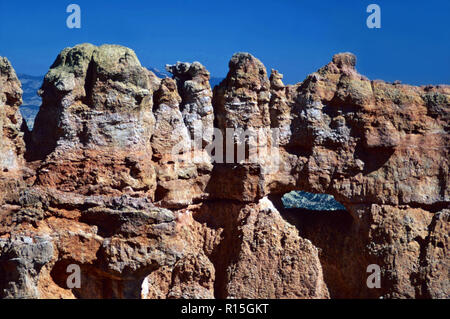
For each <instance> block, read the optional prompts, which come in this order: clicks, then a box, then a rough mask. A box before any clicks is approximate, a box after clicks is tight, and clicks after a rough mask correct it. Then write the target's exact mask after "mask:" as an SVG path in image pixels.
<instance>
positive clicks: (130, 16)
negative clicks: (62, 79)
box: [0, 0, 450, 84]
mask: <svg viewBox="0 0 450 319" xmlns="http://www.w3.org/2000/svg"><path fill="white" fill-rule="evenodd" d="M71 3H76V4H78V5H80V7H81V18H82V20H81V23H82V27H81V29H68V28H67V27H66V19H67V16H68V15H69V14H68V13H66V7H67V6H68V5H69V4H71ZM371 3H376V4H378V5H379V6H380V7H381V29H368V28H367V26H366V19H367V17H368V16H369V13H366V7H367V5H368V4H371ZM83 42H90V43H94V44H97V45H99V44H104V43H113V44H121V45H125V46H128V47H130V48H132V49H134V50H135V51H136V53H137V55H138V57H139V59H140V61H141V63H142V65H144V66H147V67H156V68H159V69H163V67H164V65H165V64H167V63H169V64H170V63H175V62H176V61H187V62H189V61H199V62H201V63H203V64H204V65H205V66H206V67H207V68H208V69H209V70H210V72H211V74H212V75H213V76H217V77H221V76H225V75H226V73H227V70H228V61H229V59H230V57H231V56H232V54H233V53H234V52H238V51H246V52H250V53H252V54H253V55H255V56H256V57H258V58H259V59H260V60H261V61H262V62H263V63H264V64H265V65H266V67H267V69H268V71H269V72H270V68H276V69H278V70H279V71H280V72H281V73H283V74H284V75H285V83H296V82H299V81H302V80H303V79H304V78H305V76H306V75H307V74H309V73H311V72H314V71H315V70H317V69H318V68H319V67H321V66H323V65H325V64H326V63H328V62H329V61H330V60H331V57H332V55H333V54H335V53H337V52H344V51H350V52H353V53H355V54H356V55H357V57H358V65H357V68H358V70H359V71H360V73H362V74H365V75H366V76H368V77H369V78H371V79H384V80H386V81H394V80H400V81H402V82H403V83H410V84H440V83H441V84H442V83H446V84H449V83H450V1H448V0H441V1H438V0H426V1H418V0H408V1H407V0H386V1H385V0H371V1H365V0H335V1H325V0H321V1H319V0H310V1H302V0H270V1H266V0H258V1H250V0H238V1H235V0H227V1H217V0H171V1H166V0H158V1H155V0H145V1H144V0H120V1H119V0H89V1H85V0H70V1H64V0H54V1H34V0H33V1H31V0H30V1H26V0H0V56H6V57H8V58H9V59H10V61H11V62H12V63H13V66H14V68H15V69H16V71H17V72H18V73H27V74H31V75H41V74H45V73H46V72H47V70H48V68H49V66H50V65H51V64H52V62H53V61H54V59H55V57H56V55H57V54H58V52H59V51H61V50H62V49H63V48H65V47H68V46H73V45H75V44H78V43H83Z"/></svg>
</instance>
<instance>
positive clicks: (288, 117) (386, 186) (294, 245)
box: [0, 44, 450, 298]
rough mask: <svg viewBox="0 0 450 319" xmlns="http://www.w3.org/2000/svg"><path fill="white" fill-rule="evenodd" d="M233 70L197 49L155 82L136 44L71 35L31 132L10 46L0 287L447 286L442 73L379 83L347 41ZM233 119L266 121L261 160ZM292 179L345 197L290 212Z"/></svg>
mask: <svg viewBox="0 0 450 319" xmlns="http://www.w3.org/2000/svg"><path fill="white" fill-rule="evenodd" d="M229 67H230V71H229V73H228V75H227V77H226V78H225V79H224V80H223V81H222V82H221V83H220V84H219V85H218V86H217V87H216V88H215V89H214V92H212V91H211V87H210V84H209V79H210V75H209V72H208V71H207V70H206V69H205V67H204V66H202V65H201V64H200V63H198V62H194V63H185V62H178V63H176V64H174V65H168V66H167V70H168V71H169V72H171V73H172V75H173V78H172V79H170V78H165V79H159V78H158V77H157V76H156V75H155V74H154V73H152V72H151V71H148V70H147V69H145V68H143V67H142V66H141V65H140V63H139V60H138V58H137V57H136V55H135V54H134V52H133V51H132V50H131V49H128V48H124V47H120V46H113V45H103V46H100V47H96V46H93V45H90V44H82V45H78V46H75V47H73V48H67V49H65V50H63V51H62V52H61V53H60V54H59V55H58V57H57V59H56V61H55V62H54V64H53V65H52V66H51V68H50V70H49V72H48V73H47V75H46V77H45V80H44V83H43V85H42V88H41V90H40V94H41V96H42V99H43V103H42V107H41V109H40V111H39V114H38V116H37V119H36V123H35V125H34V130H33V132H32V134H31V138H29V135H28V132H27V130H26V129H25V128H22V130H23V133H22V132H21V122H22V120H21V118H20V115H19V113H18V112H17V110H18V106H19V105H20V103H21V89H20V83H19V82H18V80H17V77H16V76H15V74H14V71H13V69H12V67H11V65H10V64H9V62H7V60H6V59H4V58H2V59H0V71H1V73H0V84H1V86H0V97H1V100H0V101H1V105H0V128H1V134H2V137H1V141H0V148H1V149H0V150H1V154H0V165H1V166H0V168H1V172H0V174H1V175H0V187H1V188H0V296H1V297H7V298H329V297H331V298H380V297H382V298H449V296H450V289H449V276H448V272H449V264H450V261H449V257H448V248H449V243H448V233H449V221H448V215H449V204H450V198H449V186H448V185H449V163H448V159H449V154H448V153H449V145H450V143H449V134H448V131H449V120H450V117H449V111H450V110H449V108H450V87H449V86H447V85H441V86H422V87H415V86H409V85H401V84H390V83H385V82H383V81H371V80H369V79H367V78H365V77H364V76H362V75H360V74H359V73H358V72H357V71H356V57H355V56H354V55H353V54H351V53H341V54H337V55H335V56H334V57H333V58H332V61H331V62H330V63H328V64H327V65H326V66H324V67H322V68H321V69H319V70H318V71H317V72H314V73H312V74H311V75H309V76H308V77H307V78H306V79H305V80H304V81H303V82H301V83H298V84H295V85H285V84H284V83H283V81H282V75H281V74H279V73H278V72H277V71H276V70H272V72H271V75H270V77H268V76H267V72H266V69H265V67H264V65H263V64H262V63H261V61H259V60H258V59H256V58H255V57H253V56H252V55H250V54H248V53H237V54H235V55H234V56H233V57H232V58H231V61H230V64H229ZM214 126H217V130H214ZM227 129H242V130H244V131H245V130H255V131H258V132H259V130H260V131H261V132H262V136H258V139H257V142H258V152H257V154H258V156H257V158H256V160H254V159H253V158H252V153H251V152H250V150H247V149H245V148H244V155H245V156H244V158H243V159H242V160H241V161H239V162H237V161H236V159H237V157H236V154H235V153H234V152H235V151H236V150H238V149H239V147H241V146H242V145H244V146H245V145H246V144H249V143H251V142H252V137H251V136H250V135H248V136H246V135H245V134H244V136H240V133H236V132H233V133H232V135H227ZM271 129H272V131H271ZM274 131H276V132H277V134H276V136H275V139H271V138H272V137H274V135H273V134H274V133H273V132H274ZM219 132H220V133H221V134H223V135H224V136H225V139H227V138H228V139H230V140H231V147H227V145H226V143H224V144H217V145H216V148H215V149H214V152H212V149H213V148H208V147H209V146H210V145H211V142H214V141H216V140H217V138H218V136H219V135H220V134H219ZM24 133H26V134H25V137H24ZM260 137H261V139H260ZM24 140H25V142H26V144H25V142H24ZM25 145H26V154H25V159H26V161H25V159H24V153H25ZM221 148H223V151H224V152H223V155H224V156H223V159H231V161H226V160H225V161H224V162H217V158H218V155H217V154H218V153H220V152H219V150H221ZM267 148H268V151H267ZM263 149H266V151H263ZM275 151H276V153H275ZM292 190H301V191H307V192H313V193H326V194H330V195H333V196H334V197H335V198H336V199H337V200H338V201H339V202H340V203H342V204H343V205H344V207H345V210H336V211H333V212H331V211H314V212H312V211H307V210H304V209H286V208H284V207H283V205H282V200H281V197H282V196H283V194H285V193H287V192H290V191H292ZM72 264H75V265H78V266H79V267H80V270H81V287H80V288H68V287H67V281H66V280H67V278H68V272H67V269H68V268H67V267H68V266H69V265H72ZM371 264H377V265H379V266H380V268H381V287H380V288H374V289H371V288H369V287H367V285H366V280H367V277H368V275H369V274H368V273H367V266H368V265H371Z"/></svg>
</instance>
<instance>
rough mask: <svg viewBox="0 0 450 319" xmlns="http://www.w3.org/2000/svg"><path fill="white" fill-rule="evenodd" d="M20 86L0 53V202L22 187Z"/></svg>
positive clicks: (9, 65)
mask: <svg viewBox="0 0 450 319" xmlns="http://www.w3.org/2000/svg"><path fill="white" fill-rule="evenodd" d="M21 103H22V88H21V84H20V82H19V79H18V78H17V76H16V72H15V71H14V69H13V67H12V66H11V63H10V62H9V61H8V59H6V58H3V57H0V189H1V190H2V191H1V192H0V204H1V203H2V202H3V200H4V198H5V197H9V196H14V192H15V191H16V190H17V189H18V188H20V187H21V184H22V183H21V179H22V178H21V176H22V175H23V174H22V172H21V171H22V170H23V168H24V158H23V155H24V153H25V143H24V132H23V131H24V130H23V128H24V127H23V126H25V127H26V124H24V123H23V120H22V116H21V115H20V111H19V106H20V104H21Z"/></svg>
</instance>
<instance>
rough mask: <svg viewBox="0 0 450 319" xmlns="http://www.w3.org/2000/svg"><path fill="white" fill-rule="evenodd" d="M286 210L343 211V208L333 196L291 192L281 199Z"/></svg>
mask: <svg viewBox="0 0 450 319" xmlns="http://www.w3.org/2000/svg"><path fill="white" fill-rule="evenodd" d="M281 201H282V202H283V207H284V208H286V209H291V208H303V209H307V210H320V211H325V210H331V211H335V210H345V207H344V206H343V205H342V204H341V203H339V202H338V201H337V200H335V199H334V197H333V195H328V194H313V193H308V192H303V191H292V192H290V193H286V194H284V195H283V197H282V198H281Z"/></svg>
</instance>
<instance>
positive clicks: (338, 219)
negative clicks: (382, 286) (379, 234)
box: [270, 191, 371, 298]
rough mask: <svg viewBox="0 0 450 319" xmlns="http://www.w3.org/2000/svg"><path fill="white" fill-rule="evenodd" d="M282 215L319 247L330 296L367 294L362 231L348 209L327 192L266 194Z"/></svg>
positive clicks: (365, 260)
mask: <svg viewBox="0 0 450 319" xmlns="http://www.w3.org/2000/svg"><path fill="white" fill-rule="evenodd" d="M270 197H271V200H272V202H273V203H274V204H275V206H276V207H277V209H278V210H279V211H280V214H281V215H282V216H283V218H284V219H285V220H286V221H288V222H289V223H290V224H292V225H294V226H295V227H297V229H298V231H299V235H300V236H301V237H302V238H305V239H308V240H310V241H311V242H312V243H313V245H314V246H316V247H317V248H318V250H319V259H320V263H321V265H322V270H323V276H324V281H325V283H326V285H327V287H328V290H329V292H330V296H331V297H332V298H364V297H369V296H370V291H368V289H367V286H366V285H365V282H366V278H367V275H366V267H367V265H368V264H370V263H371V262H370V261H369V260H368V258H367V256H366V255H365V253H364V246H365V245H366V244H367V243H366V242H365V241H364V238H365V237H366V236H365V235H364V231H363V230H362V229H361V227H360V226H359V225H358V222H357V221H356V220H355V219H354V218H353V216H352V215H351V214H350V212H349V211H348V210H347V209H346V208H345V207H344V206H343V205H342V204H341V203H339V202H338V201H336V200H335V199H334V197H333V196H332V195H329V194H313V193H308V192H303V191H293V192H290V193H286V194H284V195H283V196H280V195H273V196H270Z"/></svg>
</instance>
